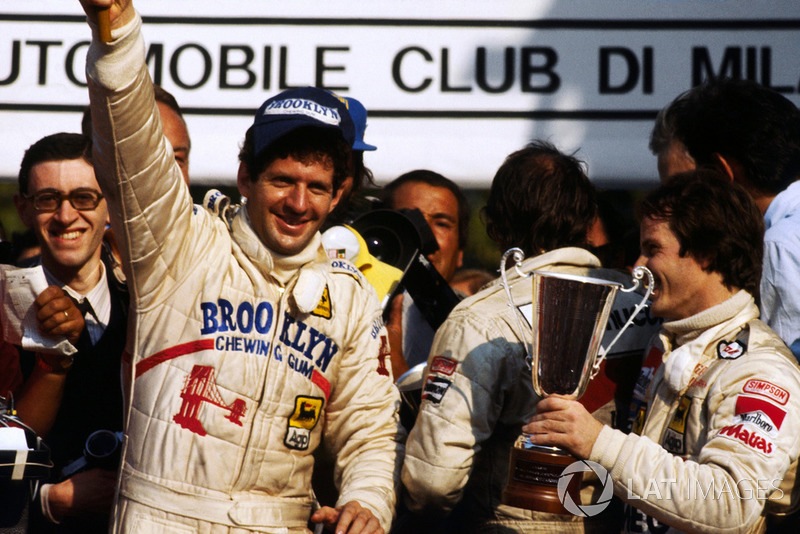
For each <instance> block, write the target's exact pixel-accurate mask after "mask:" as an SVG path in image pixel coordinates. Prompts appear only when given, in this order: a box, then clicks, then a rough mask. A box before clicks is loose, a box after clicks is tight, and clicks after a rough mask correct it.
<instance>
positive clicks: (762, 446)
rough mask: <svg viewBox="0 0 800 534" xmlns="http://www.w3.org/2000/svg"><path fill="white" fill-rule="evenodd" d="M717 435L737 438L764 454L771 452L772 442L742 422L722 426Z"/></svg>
mask: <svg viewBox="0 0 800 534" xmlns="http://www.w3.org/2000/svg"><path fill="white" fill-rule="evenodd" d="M717 435H718V436H722V437H724V438H728V439H733V440H739V441H741V442H742V443H744V444H745V445H747V446H748V447H750V448H751V449H753V450H756V451H761V452H763V453H764V454H772V442H771V441H769V440H768V439H766V438H764V437H763V436H761V435H759V433H758V432H756V431H755V430H748V429H747V428H745V424H744V423H739V424H737V425H729V426H726V427H723V428H722V429H721V430H720V431H719V433H718V434H717Z"/></svg>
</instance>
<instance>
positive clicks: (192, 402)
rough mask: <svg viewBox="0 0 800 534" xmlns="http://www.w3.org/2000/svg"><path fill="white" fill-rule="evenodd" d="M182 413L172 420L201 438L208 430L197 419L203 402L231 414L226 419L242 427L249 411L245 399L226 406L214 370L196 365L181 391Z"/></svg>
mask: <svg viewBox="0 0 800 534" xmlns="http://www.w3.org/2000/svg"><path fill="white" fill-rule="evenodd" d="M181 398H182V399H183V403H182V404H181V409H180V412H178V413H176V414H175V415H174V416H173V417H172V420H173V421H175V422H176V423H178V424H179V425H181V427H182V428H185V429H187V430H191V431H192V432H194V433H195V434H199V435H201V436H205V435H206V430H205V429H204V428H203V425H202V423H200V420H199V419H198V418H197V414H198V413H199V412H200V406H201V404H202V403H203V402H208V403H210V404H213V405H214V406H218V407H220V408H223V409H225V410H228V412H230V413H229V414H228V415H226V416H225V418H226V419H228V420H229V421H231V422H232V423H235V424H237V425H239V426H242V420H241V418H242V416H244V414H245V412H246V411H247V404H246V403H245V401H244V400H243V399H236V400H235V401H233V403H232V404H231V405H227V404H225V401H224V400H222V395H220V393H219V389H217V377H216V373H215V371H214V368H213V367H211V366H207V365H195V366H194V367H192V371H191V373H189V375H188V376H187V377H186V379H185V380H184V382H183V390H181Z"/></svg>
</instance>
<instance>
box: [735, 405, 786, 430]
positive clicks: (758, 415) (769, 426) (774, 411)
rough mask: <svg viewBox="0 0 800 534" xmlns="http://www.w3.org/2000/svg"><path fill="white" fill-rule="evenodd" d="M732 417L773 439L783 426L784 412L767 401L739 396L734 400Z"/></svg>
mask: <svg viewBox="0 0 800 534" xmlns="http://www.w3.org/2000/svg"><path fill="white" fill-rule="evenodd" d="M734 415H736V417H737V419H738V420H739V421H740V422H742V423H749V424H751V425H754V426H755V427H756V428H758V429H759V430H760V431H762V432H764V433H766V434H768V435H769V436H771V437H775V435H776V434H777V432H778V430H780V429H781V426H782V425H783V420H784V418H785V417H786V411H785V410H783V409H781V408H779V407H778V406H775V405H774V404H773V403H771V402H770V401H768V400H764V399H762V398H759V397H750V396H747V395H739V396H738V397H737V398H736V410H735V412H734Z"/></svg>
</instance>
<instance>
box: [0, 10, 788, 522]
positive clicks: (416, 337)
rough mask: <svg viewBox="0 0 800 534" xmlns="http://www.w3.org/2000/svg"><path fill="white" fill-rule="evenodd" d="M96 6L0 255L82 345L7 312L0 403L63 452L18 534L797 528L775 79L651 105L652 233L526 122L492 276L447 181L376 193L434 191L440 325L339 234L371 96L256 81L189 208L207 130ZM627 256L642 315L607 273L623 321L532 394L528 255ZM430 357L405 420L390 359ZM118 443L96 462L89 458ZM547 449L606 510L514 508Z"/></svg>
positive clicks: (391, 198) (534, 268)
mask: <svg viewBox="0 0 800 534" xmlns="http://www.w3.org/2000/svg"><path fill="white" fill-rule="evenodd" d="M80 1H81V4H82V5H83V7H84V9H85V10H86V13H87V15H88V20H89V26H90V28H91V33H92V44H91V46H90V48H89V52H88V56H87V81H88V90H89V100H90V106H89V108H87V110H86V113H85V114H84V120H83V123H82V132H81V133H53V134H52V135H49V136H46V137H44V138H43V139H41V140H39V141H37V142H36V143H34V144H33V145H32V146H31V147H30V148H29V149H28V150H27V151H26V153H25V155H24V158H23V160H22V161H21V163H20V171H19V184H18V185H19V192H18V193H17V194H16V195H15V198H14V202H15V206H16V208H17V211H18V214H19V216H20V219H21V221H22V222H23V223H24V224H25V226H27V227H28V228H29V229H30V232H31V234H32V235H33V236H35V239H36V245H38V249H37V250H36V251H35V252H34V255H33V256H31V257H21V256H17V257H12V256H14V255H15V254H12V250H6V251H5V257H4V259H3V262H4V263H5V264H4V265H2V266H0V295H3V296H6V295H7V294H8V293H9V291H10V282H9V280H11V278H12V276H16V273H17V272H21V270H25V272H29V271H37V272H41V273H42V276H43V277H44V279H45V280H46V285H47V288H46V289H45V290H44V291H41V292H40V293H39V294H38V295H37V296H36V298H35V301H33V303H32V304H31V311H30V314H28V315H29V316H30V317H31V318H32V320H33V321H35V323H36V324H38V329H39V330H40V332H41V334H42V335H43V336H44V337H45V338H47V339H54V340H65V342H63V343H59V344H58V345H57V348H52V347H51V346H49V345H48V347H47V348H46V349H44V348H41V347H38V346H35V345H31V344H30V343H29V341H28V340H27V338H24V339H23V338H22V337H21V336H17V335H16V334H14V335H12V333H14V332H19V331H21V329H22V325H20V324H9V322H10V321H11V319H10V317H11V316H10V315H7V314H6V312H5V311H4V315H3V324H2V329H0V331H2V332H3V336H4V337H3V339H0V396H1V397H2V401H3V407H7V406H11V409H10V410H9V417H6V418H5V419H4V421H6V422H11V423H12V424H13V422H14V421H18V422H19V423H20V424H23V423H24V425H25V426H26V427H27V428H28V429H29V430H30V431H32V432H34V433H36V434H37V435H39V436H41V437H43V438H44V440H45V442H46V443H47V445H48V447H49V450H50V452H51V459H52V468H51V469H50V475H49V478H47V479H44V480H40V481H38V483H37V484H35V485H31V486H30V487H28V486H26V489H28V488H29V491H30V496H29V499H28V502H27V506H26V507H25V509H24V510H21V511H20V515H19V516H16V517H15V518H14V521H15V522H16V523H15V524H12V525H0V532H1V531H3V530H4V528H5V527H8V528H12V529H15V530H13V531H14V532H31V533H33V534H38V533H48V532H53V533H77V532H80V533H93V532H109V531H110V532H115V533H117V532H120V533H121V532H137V533H139V532H141V533H199V532H202V533H209V534H213V533H222V532H225V533H231V534H239V533H245V532H269V533H303V532H322V531H323V530H325V531H331V532H336V533H337V534H339V533H342V534H344V533H351V534H356V533H390V532H394V533H398V534H399V533H416V532H453V533H460V532H485V533H489V532H493V533H511V532H524V533H538V532H553V533H555V532H558V533H562V532H598V533H601V532H602V533H605V532H652V533H665V532H683V531H686V532H726V533H728V532H772V533H777V532H796V531H797V529H798V526H800V482H797V474H798V457H799V456H800V420H797V419H794V417H793V415H792V414H794V413H797V412H796V410H798V411H800V365H799V364H798V359H800V296H798V295H800V292H798V291H797V285H798V282H797V280H798V279H800V278H795V274H797V272H798V266H799V265H800V228H798V224H800V223H798V222H797V219H798V216H800V189H798V187H800V186H798V185H797V184H796V181H797V179H798V178H800V111H799V110H798V109H797V108H796V106H794V105H793V104H792V103H791V102H790V101H789V100H787V99H786V98H785V97H783V96H782V95H780V94H779V93H777V92H775V91H773V90H772V89H769V88H767V87H763V86H761V85H758V84H757V83H755V82H749V81H737V80H729V79H719V80H709V81H707V82H705V83H704V84H703V85H700V86H698V87H694V88H691V89H689V90H687V91H686V92H685V93H683V94H681V95H679V96H678V97H677V98H676V99H675V100H674V101H673V102H672V103H670V104H669V105H668V106H667V107H666V108H664V109H663V110H662V111H661V112H660V113H659V115H658V118H657V120H656V122H655V124H654V126H653V130H652V135H651V140H650V148H651V150H652V151H653V154H654V155H655V156H657V160H658V163H657V165H658V172H659V176H660V178H661V185H660V186H659V187H658V188H657V189H655V190H653V191H652V192H650V193H649V194H648V195H647V196H645V197H644V198H643V199H642V200H641V202H639V204H638V206H637V213H636V217H637V221H638V227H635V228H627V227H624V225H620V224H619V223H618V221H616V220H615V219H614V218H613V214H610V211H609V209H608V204H607V202H604V200H603V197H602V196H601V193H600V192H599V191H597V189H596V188H595V186H594V185H593V184H592V182H591V181H590V179H589V176H588V174H587V169H586V167H585V165H584V164H583V163H582V162H581V161H580V160H578V159H577V158H576V157H575V156H573V155H568V154H565V153H563V152H562V151H560V150H559V149H558V148H557V146H555V145H554V144H552V143H551V142H545V141H532V142H531V143H530V144H528V145H527V146H525V147H511V149H510V151H509V152H510V155H509V156H508V157H507V158H506V159H505V161H504V162H503V164H502V165H501V166H500V168H499V169H498V170H497V172H496V174H495V176H494V178H493V179H492V183H491V188H490V190H489V195H488V199H487V202H486V205H485V206H483V207H481V210H480V212H481V219H482V221H483V222H484V223H485V231H486V234H487V236H488V237H489V239H490V240H491V242H492V243H494V244H495V245H496V247H497V249H498V251H499V252H500V253H506V252H507V251H516V254H513V255H509V254H506V255H504V260H503V261H504V262H506V263H504V264H503V265H501V271H503V276H500V277H498V276H496V273H488V272H485V271H481V270H472V269H463V264H464V250H465V248H466V246H467V243H468V241H469V235H468V228H469V217H470V206H469V204H468V202H467V198H466V196H465V195H464V193H463V192H462V191H461V189H460V188H459V187H458V185H457V184H455V183H454V182H453V181H451V180H449V179H448V178H446V177H445V176H442V175H441V174H439V173H437V172H435V171H434V170H428V169H420V170H414V171H411V172H406V173H404V174H401V175H399V176H398V177H397V178H396V179H395V180H393V181H391V182H390V183H388V184H387V185H386V186H384V187H383V188H382V190H381V196H382V205H383V206H384V207H386V208H388V209H391V210H400V211H403V210H419V214H420V216H421V217H422V218H424V220H425V222H426V223H427V225H428V227H429V228H430V230H431V233H432V235H433V238H434V239H435V241H436V245H437V246H438V247H437V250H435V251H434V252H431V253H429V254H426V255H425V257H424V258H422V260H421V261H424V262H427V263H429V264H430V265H431V266H432V268H433V269H435V271H436V272H437V273H438V275H439V276H440V277H441V279H442V280H443V281H444V283H445V284H448V285H449V286H450V288H451V289H452V290H453V291H454V293H455V295H457V300H459V302H458V303H457V304H456V305H455V307H454V308H452V310H451V311H450V312H449V314H448V315H447V317H446V318H445V319H443V322H441V324H439V323H436V324H432V323H431V321H430V320H429V319H428V317H427V316H426V315H425V313H424V312H423V311H421V310H420V307H422V306H423V303H422V302H421V301H420V299H417V302H415V301H414V298H416V297H412V296H411V294H410V293H409V291H407V290H406V291H398V292H396V294H395V296H394V298H393V300H391V301H390V302H387V303H383V302H381V301H380V300H379V298H378V295H377V294H376V290H375V288H374V287H373V285H372V284H371V282H370V278H369V277H368V276H365V273H364V272H362V271H361V270H359V268H358V267H356V266H355V264H354V263H351V262H350V261H349V260H348V259H347V257H345V256H343V251H341V250H338V249H334V248H328V247H327V246H326V245H325V244H324V243H325V241H324V240H323V237H322V233H323V232H324V231H326V230H327V229H329V228H330V227H331V226H334V225H345V226H346V227H348V228H350V226H349V225H351V224H352V222H353V218H352V211H353V208H354V205H353V202H352V200H353V199H354V198H355V197H356V196H357V193H358V192H359V191H361V190H362V189H363V188H364V187H367V186H370V185H372V186H374V181H373V177H372V173H371V172H370V171H369V168H368V167H366V166H365V163H364V152H365V151H371V150H375V148H376V147H374V146H372V145H370V144H368V143H366V142H365V139H364V134H365V127H366V118H367V111H366V110H365V109H364V107H363V105H362V104H361V103H360V102H359V101H358V100H356V99H354V98H352V97H346V98H345V97H341V96H338V95H336V94H334V93H331V92H329V91H325V90H322V89H317V88H312V87H306V88H298V89H289V90H287V91H284V92H282V93H279V94H277V95H274V96H272V97H271V98H269V99H267V100H266V101H265V102H263V103H262V104H261V106H260V107H259V108H258V111H257V112H256V114H255V117H254V120H253V124H252V126H251V127H250V128H249V129H248V130H247V131H246V132H244V135H243V142H242V145H241V150H240V153H239V163H238V169H237V188H238V191H239V193H240V194H241V197H242V198H243V199H244V203H243V204H242V205H240V206H229V205H228V199H225V203H224V206H225V209H224V210H221V209H218V208H219V206H221V205H223V204H220V202H219V198H220V197H219V196H216V197H215V198H216V200H215V203H214V205H213V206H212V205H210V204H209V205H195V204H194V203H193V201H192V198H191V196H190V194H189V188H188V184H189V154H190V149H191V141H190V137H189V132H188V129H187V127H186V123H185V121H184V120H183V116H182V113H181V109H180V106H179V105H178V103H177V102H176V101H175V99H174V97H172V95H170V94H169V93H167V92H166V91H165V90H164V89H162V88H160V87H158V86H154V85H153V83H152V81H151V79H150V77H149V74H148V71H147V67H146V63H145V53H144V50H145V48H144V40H143V37H142V34H141V26H142V20H141V17H140V16H139V14H138V13H137V12H136V11H135V9H134V6H133V2H131V1H130V0H114V1H113V2H112V1H111V0H80ZM109 4H111V8H110V12H109V13H110V24H111V30H112V40H111V41H110V42H103V41H102V40H101V38H100V32H99V28H98V24H97V21H96V13H97V9H98V8H100V7H103V8H106V7H108V5H109ZM612 211H613V210H612ZM350 229H351V230H352V228H350ZM632 240H634V243H635V245H634V246H636V247H638V249H639V251H638V255H637V254H633V255H631V253H630V251H629V250H628V249H630V246H629V243H631V241H632ZM13 252H15V253H16V252H18V250H14V251H13ZM506 258H508V260H506ZM372 260H374V258H372ZM634 266H637V267H638V266H644V267H646V268H647V269H649V271H650V272H651V273H652V275H653V280H654V283H651V284H650V287H649V289H650V290H651V291H652V294H651V295H650V303H649V308H648V309H646V310H644V311H640V308H639V307H637V303H638V302H639V300H640V298H641V296H640V295H638V294H637V293H636V292H630V293H628V292H620V293H619V294H618V295H617V297H616V299H615V301H614V303H613V307H612V308H611V311H610V314H611V317H612V319H611V320H609V323H608V326H607V328H606V331H605V334H604V337H603V340H602V345H603V346H609V342H610V341H611V340H612V339H613V340H614V341H616V342H615V343H614V345H613V350H611V349H609V350H608V351H607V353H604V357H605V359H604V360H603V362H602V364H601V365H599V366H598V368H597V371H596V376H594V377H593V380H592V381H591V382H589V385H588V388H587V389H586V392H585V394H583V395H582V396H581V397H580V398H575V396H571V395H565V394H561V393H559V392H555V393H552V394H545V395H539V394H537V392H536V391H537V390H536V389H535V387H534V384H533V380H532V376H531V349H532V344H533V341H534V340H533V338H532V328H533V325H534V323H535V322H536V321H537V320H538V319H537V317H538V315H539V314H541V313H544V312H542V311H541V310H540V309H538V307H537V302H536V300H535V298H536V297H535V296H534V294H533V292H532V282H531V274H532V273H534V272H547V273H556V274H558V275H563V276H567V277H572V278H578V279H594V280H605V281H608V282H612V283H617V284H619V285H621V286H627V285H630V281H631V272H630V271H631V269H632V268H633V267H634ZM793 273H795V274H793ZM401 283H402V281H401ZM645 283H646V282H645ZM2 305H3V306H4V310H6V308H5V306H7V305H8V303H7V302H6V301H4V302H3V303H2ZM628 318H630V319H631V321H629V322H630V323H631V324H630V328H627V329H625V328H623V323H625V321H626V320H627V319H628ZM570 325H571V323H565V324H561V325H560V326H559V328H561V329H563V331H558V332H557V333H555V334H554V335H557V336H563V337H569V336H576V335H577V333H576V332H572V331H571V330H570ZM623 330H624V332H623ZM620 332H622V334H621V335H620ZM420 367H422V368H424V375H422V377H423V379H422V380H421V381H420V382H419V385H418V387H419V391H418V392H417V393H418V398H417V399H416V402H415V403H414V405H413V407H412V408H413V410H414V411H413V413H412V418H411V419H410V420H409V419H408V418H407V417H405V418H402V419H401V406H402V405H403V402H404V400H403V397H401V393H400V391H399V389H398V387H397V385H396V383H395V382H396V381H397V380H398V379H399V378H400V377H401V375H406V374H407V373H411V372H413V370H414V369H418V368H420ZM567 371H568V372H577V373H580V372H581V371H582V370H580V369H568V370H567ZM406 408H407V406H406ZM103 439H105V440H110V442H111V445H112V447H110V450H109V454H108V455H107V456H109V457H110V458H111V459H110V460H109V461H106V462H100V461H98V459H97V458H96V457H97V456H98V455H96V454H94V453H93V452H91V451H92V447H93V445H92V443H97V442H98V440H103ZM555 447H557V448H558V449H554V448H555ZM542 450H549V451H554V450H557V451H561V452H556V453H554V454H560V455H562V456H564V457H565V458H569V459H572V460H574V461H576V462H580V461H583V462H584V463H585V465H592V466H595V467H594V468H593V469H595V471H594V474H595V475H598V470H602V471H603V472H605V473H607V475H608V478H607V479H604V478H603V477H601V476H599V475H598V476H593V475H591V474H590V473H586V474H585V475H584V477H583V479H582V481H581V483H580V485H579V486H578V487H577V495H578V497H579V500H580V501H581V503H582V504H583V505H591V504H593V503H596V502H597V499H598V496H599V495H601V494H605V489H606V487H607V486H608V485H609V484H610V485H612V486H613V495H614V496H613V498H612V499H610V500H609V502H608V503H606V504H607V506H604V507H603V509H602V510H599V511H598V512H597V513H592V514H587V513H583V514H576V513H569V511H565V510H563V509H552V508H549V507H545V508H542V509H529V508H535V506H530V507H528V506H526V504H525V503H522V502H520V501H509V499H508V497H507V494H506V493H504V488H505V487H506V485H507V484H508V482H509V480H510V479H511V478H513V477H515V476H517V474H515V473H516V472H515V469H519V466H515V463H514V462H515V461H516V460H513V459H512V458H513V457H514V456H515V453H516V451H542ZM90 453H91V454H90ZM526 469H528V470H530V469H533V468H531V467H528V468H526ZM526 472H527V473H528V474H530V473H531V471H526ZM540 482H541V481H538V482H537V484H538V483H540ZM4 483H5V481H3V480H0V489H2V488H3V484H4ZM548 484H550V485H552V486H553V487H554V488H555V487H556V486H557V485H558V488H559V490H561V486H560V484H561V483H560V482H558V481H557V480H555V481H551V482H548ZM15 487H16V486H15ZM562 498H563V495H562ZM0 517H2V516H0Z"/></svg>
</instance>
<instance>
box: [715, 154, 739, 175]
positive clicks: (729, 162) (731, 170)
mask: <svg viewBox="0 0 800 534" xmlns="http://www.w3.org/2000/svg"><path fill="white" fill-rule="evenodd" d="M713 158H714V163H715V165H716V167H717V168H718V169H719V170H720V171H722V172H723V173H725V175H727V176H728V178H730V180H731V182H737V181H741V176H742V174H741V167H740V165H739V164H738V163H737V162H736V161H735V160H733V159H729V158H726V157H725V156H723V155H722V154H720V153H719V152H714V155H713Z"/></svg>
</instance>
